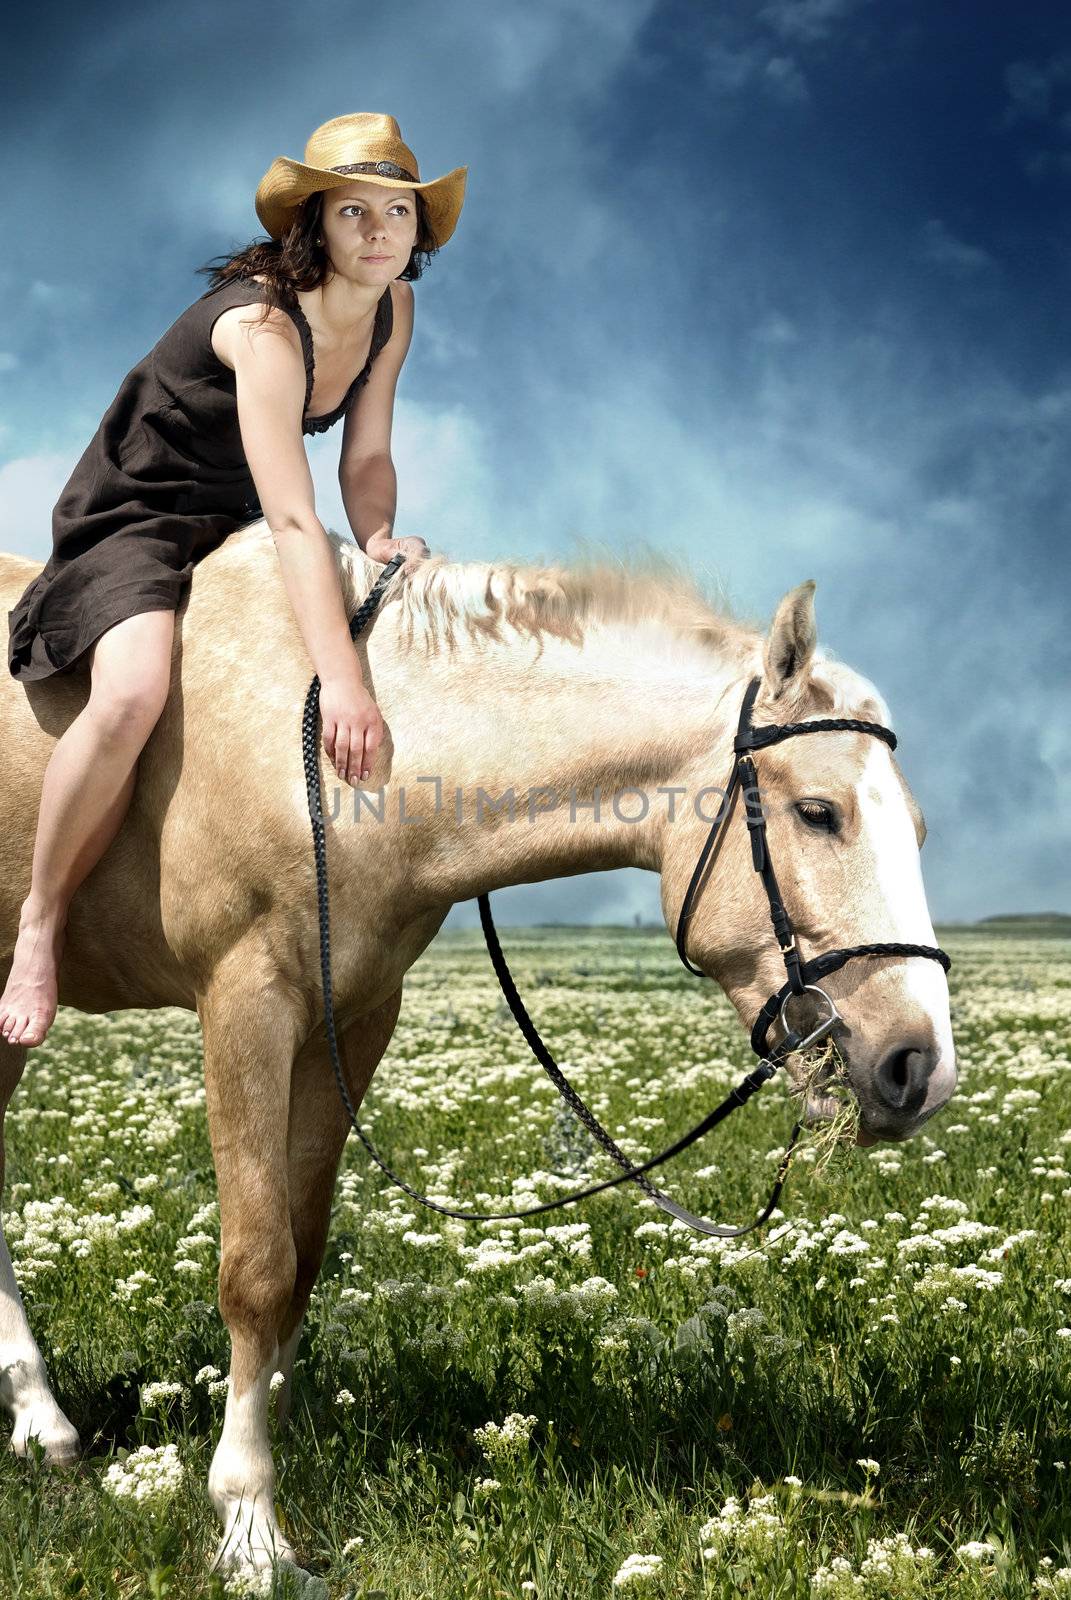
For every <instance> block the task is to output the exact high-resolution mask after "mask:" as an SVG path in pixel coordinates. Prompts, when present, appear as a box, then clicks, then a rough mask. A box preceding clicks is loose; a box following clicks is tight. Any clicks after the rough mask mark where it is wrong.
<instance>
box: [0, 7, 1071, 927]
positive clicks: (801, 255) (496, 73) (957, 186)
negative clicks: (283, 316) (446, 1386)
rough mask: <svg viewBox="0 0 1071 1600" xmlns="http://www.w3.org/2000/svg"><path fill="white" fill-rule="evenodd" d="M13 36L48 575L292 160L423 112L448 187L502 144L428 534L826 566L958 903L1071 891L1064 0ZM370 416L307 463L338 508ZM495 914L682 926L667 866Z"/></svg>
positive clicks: (446, 406)
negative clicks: (328, 136)
mask: <svg viewBox="0 0 1071 1600" xmlns="http://www.w3.org/2000/svg"><path fill="white" fill-rule="evenodd" d="M5 41H6V43H7V46H8V48H7V49H6V51H5V56H6V62H7V65H6V68H5V71H6V73H7V75H8V77H7V81H6V82H4V83H3V84H2V85H0V88H2V95H0V104H2V110H0V120H2V123H3V124H4V133H5V147H6V149H7V150H8V151H9V152H14V153H15V157H16V158H15V159H9V161H8V163H7V164H6V170H5V202H6V211H7V224H6V227H5V230H4V231H5V248H4V250H3V252H2V254H0V290H2V299H0V307H2V323H0V384H2V399H0V479H2V488H3V492H2V494H0V533H2V534H3V540H2V545H0V547H2V548H5V549H18V550H22V551H25V552H27V553H29V554H31V555H34V556H36V557H38V558H40V559H42V560H43V559H44V557H45V556H46V555H47V553H48V549H49V547H50V536H49V513H50V510H51V506H52V504H53V503H54V501H55V499H56V497H57V495H58V493H59V491H60V489H61V488H62V485H63V483H64V481H65V479H66V477H67V475H68V473H69V472H70V470H71V467H72V466H73V465H74V462H75V460H76V459H77V457H78V456H79V454H80V453H81V451H82V449H83V448H84V446H85V444H86V442H87V441H88V438H89V436H90V435H91V434H92V432H93V430H94V429H95V427H96V425H97V422H98V421H99V419H100V416H101V414H102V412H103V411H104V409H105V408H106V406H107V405H108V403H109V401H110V400H111V398H112V396H113V394H114V392H115V389H116V387H117V385H118V383H119V381H120V379H121V378H122V376H123V374H124V373H125V372H126V371H127V370H128V369H129V368H130V367H131V366H132V365H133V364H134V363H135V362H136V361H137V360H138V359H140V357H141V356H142V355H143V354H144V353H145V351H146V350H147V349H148V348H149V347H150V346H151V345H152V344H153V343H154V342H155V341H156V339H157V338H159V336H160V334H161V333H162V332H163V330H164V329H165V328H166V327H167V326H168V324H169V323H170V322H171V321H173V320H174V318H175V317H176V316H177V315H178V314H179V313H180V312H181V311H182V310H183V309H184V307H185V306H186V305H188V304H189V302H190V301H191V300H192V299H194V298H195V296H196V295H197V294H199V293H200V292H201V291H202V289H203V288H204V287H205V282H206V280H204V279H203V278H200V277H197V276H196V274H195V271H194V269H195V268H196V267H197V266H198V265H200V264H201V263H203V262H205V261H206V260H207V259H208V258H209V257H211V256H213V255H215V254H217V253H218V252H221V251H223V250H226V249H228V248H229V247H231V246H235V245H239V244H242V243H245V242H247V241H248V240H249V239H251V238H253V237H254V236H256V235H257V234H258V233H259V231H260V230H259V225H258V223H257V220H256V217H255V214H254V211H253V205H252V197H253V191H254V189H255V187H256V183H257V181H258V179H259V178H260V176H261V174H262V172H263V171H264V169H265V168H266V167H267V166H268V164H269V162H270V161H271V159H272V158H273V157H274V156H275V155H277V154H289V155H294V156H300V155H301V153H302V149H303V146H304V142H305V140H306V138H307V137H308V135H309V133H310V132H311V131H312V129H313V127H315V126H316V124H317V123H319V122H322V121H324V120H326V119H327V118H328V117H331V116H336V115H338V114H339V113H340V112H342V111H353V110H378V111H389V112H391V113H392V114H393V115H394V116H395V117H397V119H398V120H399V122H400V123H401V126H402V131H403V134H404V135H405V137H406V139H407V141H408V142H409V143H410V144H411V145H412V146H413V148H414V149H415V151H416V153H417V156H418V158H419V161H420V163H421V167H422V171H423V174H424V176H434V175H436V174H438V173H441V172H445V171H447V170H449V169H450V168H451V167H453V166H457V165H467V166H468V167H469V181H468V193H467V198H466V203H465V208H464V211H463V213H462V217H461V220H460V223H459V226H458V229H457V233H456V234H455V236H454V238H453V239H452V240H451V241H450V243H449V244H448V245H447V246H446V248H445V249H444V250H443V251H442V253H441V254H440V256H439V257H438V258H437V259H436V260H435V261H433V262H432V264H431V267H430V268H429V270H428V272H427V274H426V275H425V277H424V278H423V279H422V280H421V282H420V283H419V284H418V285H417V286H416V292H417V326H416V332H415V335H414V342H413V347H412V350H411V353H410V356H409V359H408V361H407V364H406V369H405V371H404V372H403V375H402V380H401V384H400V387H399V397H398V408H397V422H396V427H395V459H396V462H397V464H398V474H399V514H398V523H397V531H398V532H399V533H406V532H413V533H420V534H422V535H423V536H424V537H425V538H426V539H427V540H428V543H429V544H430V546H431V547H432V549H434V550H445V551H446V552H447V553H449V554H450V555H451V556H453V557H455V558H456V559H465V558H470V557H471V558H478V559H489V558H493V557H497V558H516V559H524V560H543V559H547V560H557V559H562V558H565V559H567V558H568V554H569V551H570V548H571V540H572V538H573V536H574V535H576V534H581V535H590V536H592V537H594V538H597V539H605V540H608V541H610V542H611V543H612V542H614V541H616V540H617V539H618V538H621V539H626V540H627V539H630V538H634V537H636V536H640V537H644V538H647V539H649V540H650V541H651V542H652V543H654V544H655V545H657V546H661V547H664V548H666V549H667V550H672V551H674V552H680V551H681V550H684V551H685V552H687V553H688V555H689V557H690V559H692V560H693V562H694V564H695V566H696V568H697V570H698V571H699V573H700V574H701V576H703V577H704V578H709V579H712V580H714V581H720V582H721V583H722V584H723V585H724V586H725V588H726V589H727V590H728V593H729V595H730V597H731V599H732V601H733V603H734V604H735V605H736V606H737V608H738V609H739V610H740V611H742V612H743V613H745V614H747V615H750V616H757V617H767V616H769V615H770V614H771V613H772V611H773V609H774V607H775V606H776V603H777V601H778V599H779V598H780V596H781V595H782V594H783V593H784V592H785V590H787V589H788V588H791V587H792V586H793V585H795V584H797V583H799V582H800V581H802V579H804V578H808V577H813V578H815V579H817V582H818V591H817V597H816V598H817V609H818V619H819V629H820V635H821V638H822V641H823V643H824V644H826V645H827V646H828V647H829V648H830V649H831V650H833V651H834V652H835V653H836V654H837V655H839V656H840V657H842V658H843V659H844V660H846V661H849V662H850V663H851V664H852V665H854V666H856V667H858V668H859V669H860V670H861V671H863V672H864V673H866V674H867V675H868V676H870V677H871V678H873V680H874V681H875V683H876V684H877V685H878V687H879V688H880V689H881V690H882V692H883V693H884V694H885V696H886V698H887V699H888V700H889V702H890V705H891V708H892V711H893V716H894V722H895V726H896V728H897V731H898V733H899V735H900V739H901V750H900V752H899V754H900V758H901V764H902V765H903V767H904V770H905V772H906V773H907V776H908V778H909V780H910V781H911V783H912V785H913V787H914V789H915V792H916V794H917V796H918V798H919V801H920V803H921V805H922V806H923V809H924V811H925V813H926V817H927V821H928V824H929V840H928V842H927V846H926V850H925V852H924V868H925V873H926V880H927V884H928V887H929V891H930V903H931V908H932V910H933V912H934V915H935V917H937V918H951V917H974V916H980V915H985V914H987V913H990V912H997V911H1004V910H1020V909H1063V910H1071V892H1069V869H1068V856H1069V852H1068V849H1067V841H1068V832H1069V822H1071V800H1069V793H1071V789H1069V773H1071V736H1069V732H1068V725H1069V717H1068V688H1069V680H1071V673H1069V661H1071V646H1069V642H1068V640H1069V626H1068V610H1069V599H1068V596H1069V584H1068V578H1069V568H1071V560H1069V557H1068V536H1069V533H1071V528H1069V520H1071V519H1069V513H1068V503H1069V491H1071V481H1069V480H1071V469H1069V467H1068V460H1069V450H1068V430H1069V424H1071V346H1069V321H1071V313H1069V310H1068V306H1069V295H1068V287H1069V285H1068V277H1069V264H1071V220H1069V209H1068V195H1069V188H1071V18H1069V14H1068V12H1067V8H1066V6H1063V5H1056V4H1027V5H1018V6H1015V7H1010V6H1006V5H998V4H995V3H989V4H979V3H976V0H975V3H967V0H954V3H949V0H942V4H941V5H940V6H935V5H934V4H933V3H932V0H770V3H762V0H755V3H747V4H745V3H742V0H730V3H709V4H708V3H704V4H700V3H692V0H689V3H684V0H678V3H661V4H660V3H655V0H540V3H539V4H538V5H533V4H531V3H529V0H497V3H494V4H492V3H482V4H470V5H465V4H461V5H456V6H451V7H444V6H442V5H441V4H439V3H438V0H431V3H429V0H415V3H412V4H409V5H407V6H406V7H405V8H398V9H393V10H390V9H387V8H383V7H380V6H374V7H373V6H368V5H360V4H348V5H347V4H341V3H338V0H319V3H318V4H317V5H316V6H315V7H294V6H292V5H287V6H282V5H278V4H267V5H264V4H258V5H256V6H254V5H252V4H247V3H245V0H234V3H232V4H229V5H227V6H225V7H222V8H221V7H217V6H209V5H208V4H205V3H197V0H195V3H193V4H184V5H183V6H182V7H181V8H178V7H174V6H172V5H167V6H164V5H160V4H148V5H144V4H142V5H137V6H135V5H123V4H110V5H109V6H108V7H107V9H106V10H103V9H101V8H85V7H73V6H70V7H68V6H62V5H49V4H45V5H42V6H38V7H36V8H33V9H32V10H29V11H27V13H26V14H24V15H23V16H20V17H17V18H16V20H15V21H14V23H9V24H7V27H6V34H5ZM338 437H339V435H338V432H337V430H336V433H335V434H334V435H331V434H328V435H327V436H326V437H325V439H323V440H318V441H315V442H312V443H311V444H310V456H311V458H312V460H313V466H314V473H315V475H316V480H317V486H318V502H317V503H318V507H319V509H320V513H321V516H323V517H324V519H325V521H327V522H328V523H329V524H330V525H332V526H335V527H340V528H345V526H346V524H345V520H344V514H343V512H342V508H341V505H340V504H339V503H338V499H337V491H336V489H335V485H334V471H335V462H336V460H337V450H338ZM1016 773H1023V774H1025V783H1024V786H1023V787H1022V788H1019V789H1016V788H1013V787H1012V779H1013V778H1014V777H1015V775H1016ZM498 900H499V901H500V903H501V910H500V913H499V914H500V917H501V919H502V920H504V921H507V922H508V921H511V920H522V919H524V918H526V917H527V916H532V917H535V918H547V917H553V916H559V915H560V916H572V915H577V916H587V915H589V914H593V915H595V916H596V917H599V918H610V917H618V916H621V917H627V916H628V915H630V914H631V912H632V911H633V910H634V909H637V910H641V911H642V912H643V913H644V914H645V915H646V916H656V915H657V914H658V912H657V894H656V885H655V882H654V880H653V878H649V877H648V876H647V875H645V874H638V873H637V874H632V873H627V874H607V875H600V876H599V877H598V878H594V879H583V880H581V879H569V880H565V881H564V882H562V883H558V884H548V885H545V886H538V887H530V888H529V887H525V888H521V889H518V890H512V891H505V892H503V893H502V894H501V895H500V896H499V897H498ZM467 909H471V908H467Z"/></svg>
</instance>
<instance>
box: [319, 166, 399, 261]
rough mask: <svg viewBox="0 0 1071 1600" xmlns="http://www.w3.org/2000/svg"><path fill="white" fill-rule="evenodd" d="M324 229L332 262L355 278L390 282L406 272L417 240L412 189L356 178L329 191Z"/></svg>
mask: <svg viewBox="0 0 1071 1600" xmlns="http://www.w3.org/2000/svg"><path fill="white" fill-rule="evenodd" d="M321 232H322V233H323V236H324V245H325V247H326V249H327V253H328V255H329V256H330V258H331V265H332V266H333V267H334V269H335V271H336V272H337V273H338V274H339V275H340V276H341V277H343V278H349V279H351V280H352V281H353V282H354V283H363V284H380V285H382V284H386V283H389V282H390V280H391V279H392V278H396V277H397V276H398V274H399V273H400V272H404V271H405V269H406V267H407V266H408V265H409V257H410V255H411V253H412V249H413V246H414V244H415V243H416V234H417V214H416V199H415V196H414V193H413V190H412V189H406V188H401V189H388V188H387V187H386V185H385V184H377V183H351V184H348V185H347V186H346V188H344V189H328V190H327V191H326V193H325V194H324V203H323V213H322V218H321Z"/></svg>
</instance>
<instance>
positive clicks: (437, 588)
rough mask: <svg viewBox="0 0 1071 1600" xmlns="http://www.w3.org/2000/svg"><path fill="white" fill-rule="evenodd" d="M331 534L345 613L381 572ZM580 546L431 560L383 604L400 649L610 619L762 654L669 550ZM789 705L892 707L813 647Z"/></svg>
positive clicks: (748, 630) (577, 633)
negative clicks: (394, 622)
mask: <svg viewBox="0 0 1071 1600" xmlns="http://www.w3.org/2000/svg"><path fill="white" fill-rule="evenodd" d="M254 529H255V530H257V533H256V534H255V535H254ZM242 532H243V534H244V535H245V536H246V537H249V536H251V535H254V536H255V537H258V538H259V537H264V538H266V539H267V543H268V546H269V547H271V539H270V535H268V533H267V525H266V524H265V523H263V522H258V523H255V524H252V525H250V526H248V527H247V528H246V529H244V530H242ZM327 535H328V538H329V539H330V540H331V543H332V544H333V545H334V546H335V549H336V551H337V552H338V553H339V556H340V558H341V560H340V572H341V577H342V584H343V590H344V593H345V598H346V602H347V605H348V607H349V609H350V613H351V615H352V613H353V612H354V611H355V610H356V609H357V607H358V605H359V604H360V603H361V601H362V600H363V599H364V597H365V595H366V594H367V593H368V591H369V590H370V589H371V587H372V585H373V584H374V582H375V580H376V578H377V577H378V576H379V574H380V573H381V572H382V570H383V569H382V566H381V565H380V563H379V562H377V561H372V560H370V559H369V557H368V556H366V555H365V553H364V551H363V550H362V549H361V548H360V546H359V545H357V544H356V543H355V542H354V540H353V539H352V538H350V537H349V536H347V535H343V534H340V533H336V532H335V531H334V530H333V529H328V530H327ZM239 540H242V542H244V539H242V535H237V536H232V537H231V538H229V539H228V540H227V541H226V543H225V545H224V546H223V547H222V548H223V549H224V550H225V549H226V548H227V546H228V545H230V546H231V548H232V549H234V548H235V547H236V545H237V543H238V541H239ZM576 547H577V550H578V559H577V560H575V561H573V562H571V563H570V564H569V565H565V564H554V565H548V566H541V565H537V564H534V563H525V562H515V561H451V560H450V559H449V558H448V557H446V556H443V555H433V556H430V557H428V558H427V559H426V560H424V561H421V562H420V563H419V564H418V565H417V566H416V567H415V569H414V570H413V571H412V572H411V573H408V574H407V575H406V576H405V578H404V579H403V580H402V581H401V582H400V583H397V582H396V583H393V584H391V585H390V587H389V588H388V589H387V592H386V593H385V595H384V596H383V600H382V605H383V607H384V608H387V607H392V608H393V607H397V608H398V619H399V625H400V629H401V632H402V637H403V638H404V639H405V642H406V646H407V647H408V648H414V647H416V648H419V649H421V650H422V651H423V652H424V653H425V654H426V655H427V656H429V657H433V658H434V657H437V656H441V655H445V654H448V653H452V652H453V651H455V650H456V649H457V648H458V646H459V643H460V642H461V640H462V639H463V638H467V639H469V640H472V641H476V642H483V643H492V644H493V643H498V644H504V643H507V642H508V639H509V637H510V634H511V633H512V634H513V635H514V636H518V635H519V636H524V637H527V638H530V639H534V640H535V641H537V642H538V641H540V640H542V639H543V638H545V637H554V638H559V639H566V640H569V641H571V642H572V643H574V644H577V645H580V644H581V643H582V642H583V639H584V635H585V633H586V631H587V630H588V629H589V628H591V627H594V626H599V625H613V624H621V625H622V626H624V627H625V628H628V629H633V630H636V631H637V632H639V630H649V629H651V628H652V627H657V628H659V629H660V630H661V631H662V632H663V633H664V634H665V635H668V642H670V643H671V644H677V645H679V646H680V648H681V650H682V651H683V652H689V651H690V652H695V651H701V652H710V653H711V654H712V655H714V656H716V657H717V658H718V659H719V660H720V661H722V662H725V661H730V662H733V663H735V664H737V665H738V666H739V667H740V670H741V671H742V670H743V668H744V665H745V663H746V662H747V661H748V659H749V658H753V657H754V656H755V653H756V651H757V650H758V649H759V648H760V647H761V642H762V640H763V639H764V638H765V635H766V632H767V628H768V622H767V621H765V620H761V619H758V618H754V617H744V616H739V615H734V613H733V611H732V609H731V606H730V603H729V600H728V597H727V595H726V592H725V589H724V586H723V584H722V583H721V582H720V580H719V579H717V578H716V577H712V576H711V575H710V574H709V571H707V570H700V569H697V568H696V567H695V566H694V565H693V564H691V563H690V562H689V561H688V559H687V558H686V557H684V556H680V555H667V554H665V552H664V551H661V550H657V549H655V548H654V547H653V546H651V545H650V544H648V543H646V542H645V541H642V540H633V541H631V542H630V543H629V544H628V545H627V546H620V547H612V546H607V545H601V544H599V543H598V542H597V541H594V540H591V539H585V540H580V539H578V540H577V541H576ZM273 553H274V552H273ZM791 702H792V703H791V704H790V705H781V704H780V702H779V709H780V712H781V715H782V718H783V719H790V718H793V717H795V716H798V715H807V714H817V713H821V714H823V715H849V714H855V715H863V714H866V715H870V716H873V717H876V718H877V720H882V721H887V720H888V707H887V705H886V703H885V701H884V700H883V698H882V696H881V695H880V694H879V692H878V691H877V689H876V688H875V687H874V685H873V684H872V683H870V681H869V680H868V679H866V678H864V677H863V676H862V675H861V674H859V673H857V672H856V671H855V670H854V669H853V668H851V667H850V666H848V665H847V664H846V663H844V662H841V661H839V660H838V659H837V657H836V656H835V655H833V654H832V653H831V652H830V651H829V650H827V649H825V648H823V647H822V646H821V645H819V646H818V647H817V649H816V650H815V654H814V658H813V661H812V667H811V671H810V673H809V674H808V675H807V678H806V680H805V682H804V683H803V684H801V685H800V686H799V690H798V691H797V693H795V694H794V695H793V696H792V697H791ZM861 706H862V707H867V708H869V709H868V710H865V711H864V710H862V709H860V708H861Z"/></svg>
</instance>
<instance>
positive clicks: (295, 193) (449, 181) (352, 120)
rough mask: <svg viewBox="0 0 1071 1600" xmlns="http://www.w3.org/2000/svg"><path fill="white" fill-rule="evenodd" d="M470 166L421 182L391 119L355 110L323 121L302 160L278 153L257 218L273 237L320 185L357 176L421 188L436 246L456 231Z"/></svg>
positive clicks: (260, 188)
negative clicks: (295, 159) (300, 203)
mask: <svg viewBox="0 0 1071 1600" xmlns="http://www.w3.org/2000/svg"><path fill="white" fill-rule="evenodd" d="M468 170H469V169H468V167H455V168H454V170H453V171H452V172H447V173H446V174H445V175H444V176H443V177H441V178H431V179H429V180H428V182H427V183H421V181H420V168H419V167H418V166H417V160H416V156H415V155H414V154H413V152H412V151H411V150H410V148H409V146H408V145H407V144H406V143H405V142H404V141H403V139H402V130H401V129H400V128H399V126H398V124H397V123H396V122H395V120H394V118H393V117H388V116H385V115H382V114H381V113H380V112H378V111H354V112H351V113H350V114H349V115H348V116H345V117H332V118H331V121H330V122H324V123H321V125H320V126H319V127H318V128H317V129H316V131H315V133H314V134H313V135H312V137H311V138H310V140H309V142H308V144H307V145H306V146H305V159H304V161H291V159H290V157H289V156H276V158H275V160H274V161H273V162H272V164H271V166H270V167H269V168H268V170H267V172H266V173H265V174H264V176H263V178H261V180H260V182H259V184H258V185H257V196H256V208H257V216H258V217H259V218H260V220H261V222H262V223H263V224H264V226H265V228H266V229H267V230H268V232H269V234H270V235H271V237H272V238H273V239H279V238H281V237H282V235H283V234H284V233H285V232H286V230H287V228H288V227H289V226H290V224H291V223H292V222H293V220H294V217H295V214H296V207H297V205H298V203H299V202H300V201H302V200H304V199H305V197H306V195H310V194H316V193H317V191H318V190H321V189H341V188H344V187H345V186H346V185H347V184H350V183H352V182H353V180H354V178H356V177H360V178H361V179H362V181H364V182H367V183H377V184H382V185H384V187H388V188H394V189H397V188H398V187H399V186H404V187H405V188H409V189H419V190H420V191H421V193H422V195H423V197H424V204H425V205H426V206H427V210H428V222H429V225H430V227H431V231H432V233H433V235H434V237H435V244H436V247H438V246H439V245H443V244H445V243H446V241H447V239H449V237H450V235H451V234H452V233H453V231H454V227H455V225H456V223H457V219H458V217H459V215H460V214H461V205H462V201H463V200H464V198H465V176H466V174H467V172H468Z"/></svg>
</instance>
